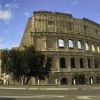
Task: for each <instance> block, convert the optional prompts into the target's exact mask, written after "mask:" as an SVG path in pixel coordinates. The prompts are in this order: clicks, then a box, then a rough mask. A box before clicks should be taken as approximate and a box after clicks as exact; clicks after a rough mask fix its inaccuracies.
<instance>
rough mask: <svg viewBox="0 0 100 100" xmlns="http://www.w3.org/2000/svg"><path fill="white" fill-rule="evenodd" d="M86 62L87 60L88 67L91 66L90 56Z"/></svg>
mask: <svg viewBox="0 0 100 100" xmlns="http://www.w3.org/2000/svg"><path fill="white" fill-rule="evenodd" d="M87 62H88V68H91V58H88V59H87Z"/></svg>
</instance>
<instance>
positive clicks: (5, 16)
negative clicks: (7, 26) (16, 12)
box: [0, 10, 12, 21]
mask: <svg viewBox="0 0 100 100" xmlns="http://www.w3.org/2000/svg"><path fill="white" fill-rule="evenodd" d="M11 17H12V13H11V12H10V11H3V10H0V20H4V21H6V20H9V19H10V18H11Z"/></svg>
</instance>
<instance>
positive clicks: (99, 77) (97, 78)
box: [96, 76, 100, 84]
mask: <svg viewBox="0 0 100 100" xmlns="http://www.w3.org/2000/svg"><path fill="white" fill-rule="evenodd" d="M96 83H97V84H100V76H96Z"/></svg>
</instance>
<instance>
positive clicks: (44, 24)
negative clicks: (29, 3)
mask: <svg viewBox="0 0 100 100" xmlns="http://www.w3.org/2000/svg"><path fill="white" fill-rule="evenodd" d="M32 44H33V45H34V46H35V47H36V48H37V49H38V50H41V51H42V52H43V53H45V54H46V55H48V56H50V57H52V59H53V64H52V69H51V74H50V77H49V78H48V80H47V83H46V84H56V85H57V84H58V85H72V84H73V85H75V84H100V25H99V24H98V23H96V22H94V21H92V20H89V19H87V18H82V19H79V18H74V17H73V16H72V15H71V14H68V13H61V12H49V11H36V12H34V13H33V16H32V17H31V18H29V20H28V23H27V26H26V29H25V32H24V35H23V38H22V41H21V44H20V49H22V48H23V45H26V46H30V45H32ZM40 83H41V82H40ZM41 84H44V83H43V82H42V83H41Z"/></svg>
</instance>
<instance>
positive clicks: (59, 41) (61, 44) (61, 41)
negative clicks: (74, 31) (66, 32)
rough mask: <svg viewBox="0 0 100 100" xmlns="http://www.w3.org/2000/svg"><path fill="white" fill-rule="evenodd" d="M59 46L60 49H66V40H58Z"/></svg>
mask: <svg viewBox="0 0 100 100" xmlns="http://www.w3.org/2000/svg"><path fill="white" fill-rule="evenodd" d="M58 46H59V47H60V48H64V46H65V44H64V40H63V39H59V40H58Z"/></svg>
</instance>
